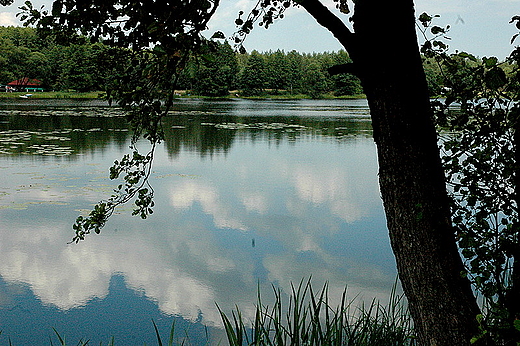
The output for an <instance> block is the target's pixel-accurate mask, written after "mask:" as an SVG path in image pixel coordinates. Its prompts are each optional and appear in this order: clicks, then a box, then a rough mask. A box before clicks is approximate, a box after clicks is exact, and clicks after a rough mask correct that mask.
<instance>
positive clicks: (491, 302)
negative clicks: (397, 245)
mask: <svg viewBox="0 0 520 346" xmlns="http://www.w3.org/2000/svg"><path fill="white" fill-rule="evenodd" d="M433 18H434V16H429V15H427V14H423V15H421V17H420V18H419V20H420V22H421V23H422V25H423V27H424V28H430V29H431V34H432V35H433V36H434V37H433V39H432V40H430V41H427V42H426V43H425V44H424V45H423V47H422V52H423V54H425V56H426V57H427V58H429V59H431V61H432V63H434V64H437V66H438V69H439V71H440V76H441V78H442V84H443V88H442V89H440V98H439V99H437V100H436V101H434V102H433V103H432V105H433V107H434V110H435V120H436V123H437V125H438V126H439V129H440V131H441V134H442V138H441V141H440V146H441V149H442V151H443V153H444V154H443V162H444V168H445V171H446V177H447V180H448V184H449V186H450V189H449V192H450V194H451V198H452V221H453V226H454V231H455V235H456V238H457V242H458V245H459V248H460V250H461V254H462V256H463V257H464V258H465V263H466V266H467V273H466V274H465V275H468V277H469V279H470V281H471V282H472V284H473V285H474V287H475V289H476V292H477V293H478V294H479V295H480V296H482V297H483V298H484V301H485V303H486V305H485V306H486V309H487V310H486V314H485V315H484V319H483V322H482V323H484V324H485V325H486V328H485V329H486V333H489V334H491V335H493V336H494V337H495V339H497V340H502V341H504V340H508V338H510V335H511V333H512V331H513V332H514V331H515V328H514V325H513V320H514V318H515V315H516V314H517V313H518V311H517V310H516V307H514V306H513V305H511V297H512V296H513V295H516V294H518V292H517V291H516V290H517V287H516V285H513V282H514V281H515V280H516V279H515V278H514V277H515V275H517V276H518V275H520V273H519V272H518V271H520V268H518V267H517V266H516V265H515V263H517V262H518V261H519V260H520V251H519V250H520V246H519V244H520V243H519V241H520V239H519V235H520V233H519V232H520V228H519V226H520V224H519V218H518V202H519V200H518V191H520V190H519V189H520V186H518V175H519V174H520V170H519V166H518V162H517V159H518V155H517V154H515V153H516V152H517V151H518V150H520V149H519V145H520V142H519V140H520V118H519V115H520V107H519V104H518V101H519V99H520V84H519V76H520V75H519V73H520V67H519V65H518V60H515V57H516V55H515V52H513V54H512V55H511V57H510V58H509V59H508V61H506V62H499V61H498V59H497V58H496V57H484V58H481V59H480V58H477V57H475V56H474V55H472V54H469V53H466V52H455V53H448V46H447V45H446V44H445V43H436V42H437V41H438V40H439V37H440V36H439V35H441V36H442V37H444V35H445V34H446V32H447V31H446V30H445V29H442V28H439V27H436V26H431V21H432V20H433Z"/></svg>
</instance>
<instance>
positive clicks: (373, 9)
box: [302, 0, 486, 346]
mask: <svg viewBox="0 0 520 346" xmlns="http://www.w3.org/2000/svg"><path fill="white" fill-rule="evenodd" d="M311 2H312V3H313V6H310V5H308V3H311ZM315 2H317V0H316V1H315V0H305V1H303V2H302V6H303V7H304V8H306V9H307V11H308V12H309V13H311V15H313V16H314V18H316V20H317V21H318V22H319V23H321V24H322V25H324V26H325V27H327V28H328V29H329V30H336V28H338V27H341V25H340V24H338V23H334V26H332V25H331V24H330V23H332V20H331V19H330V18H327V17H329V16H330V15H332V14H331V13H329V14H327V13H326V10H325V9H323V8H320V7H319V6H318V5H316V4H315ZM353 22H354V33H352V32H351V31H350V30H349V29H348V28H346V26H345V27H344V28H343V29H342V30H344V32H346V37H347V39H344V40H340V42H342V43H343V44H344V46H345V48H346V49H347V51H348V52H349V55H350V56H351V58H352V60H353V63H354V65H357V66H356V69H355V71H356V72H357V75H358V77H359V78H360V79H361V82H362V85H363V88H364V91H365V94H366V96H367V100H368V104H369V107H370V112H371V116H372V124H373V129H374V139H375V142H376V145H377V152H378V160H379V183H380V190H381V196H382V199H383V204H384V208H385V213H386V217H387V225H388V229H389V234H390V241H391V245H392V248H393V252H394V255H395V258H396V262H397V269H398V273H399V278H400V280H401V283H402V286H403V289H404V292H405V294H406V297H407V299H408V303H409V308H410V312H411V314H412V317H413V320H414V323H415V329H416V332H417V334H418V339H419V343H420V344H421V345H432V346H433V345H436V346H441V345H449V346H452V345H469V344H470V339H471V338H472V337H474V336H477V335H478V333H479V330H478V324H477V321H476V317H477V315H478V314H479V313H480V309H479V307H478V305H477V303H476V299H475V297H474V295H473V292H472V290H471V286H470V282H469V280H467V279H466V278H465V277H464V276H463V275H462V273H464V272H465V270H464V266H463V262H462V259H461V257H460V255H459V253H458V249H457V245H456V241H455V236H454V232H453V228H452V224H451V214H450V208H449V198H448V195H447V192H446V184H445V176H444V172H443V169H442V164H441V160H440V155H439V149H438V146H437V134H436V131H435V127H434V124H433V113H432V109H431V107H430V101H429V95H428V88H427V84H426V77H425V74H424V70H423V67H422V61H421V57H420V54H419V49H418V44H417V37H416V33H415V15H414V5H413V0H398V1H388V0H357V1H356V2H355V11H354V16H353ZM345 30H346V31H345ZM334 36H336V37H339V36H341V35H340V33H339V32H335V33H334ZM481 342H482V343H486V341H485V340H484V339H483V340H481Z"/></svg>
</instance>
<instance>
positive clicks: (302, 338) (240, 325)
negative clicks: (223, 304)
mask: <svg viewBox="0 0 520 346" xmlns="http://www.w3.org/2000/svg"><path fill="white" fill-rule="evenodd" d="M273 289H274V288H273ZM346 292H347V291H346V289H345V291H344V292H343V297H342V300H341V303H340V305H339V306H338V307H332V306H330V305H329V297H328V288H327V285H325V286H324V287H323V288H322V289H321V291H319V292H317V294H315V292H314V291H313V289H312V286H311V284H310V280H309V281H307V283H305V284H304V283H303V281H302V282H301V283H300V285H299V286H298V287H297V288H296V287H294V286H292V292H291V295H290V297H289V302H288V305H287V306H284V304H283V299H282V294H281V292H280V290H279V289H274V294H275V302H274V304H273V306H272V307H268V306H264V305H263V304H262V302H261V297H260V296H259V297H258V303H257V308H256V316H255V319H254V321H251V322H250V323H246V322H245V321H244V319H243V318H242V314H241V313H240V310H239V308H238V307H237V308H236V310H235V311H233V312H232V314H231V317H229V316H228V315H226V314H225V313H223V312H222V310H220V309H219V310H220V313H221V316H222V320H223V323H224V327H225V331H226V334H227V338H228V341H229V344H230V346H243V345H257V346H263V345H269V346H271V345H272V346H275V345H276V346H283V345H309V346H310V345H320V346H322V345H327V346H328V345H344V346H387V345H388V346H401V345H402V346H412V345H415V344H416V343H415V337H414V334H413V326H412V320H411V317H410V315H409V313H408V311H407V309H406V306H405V304H404V301H403V296H400V295H397V294H396V291H395V286H394V289H393V290H392V294H391V298H390V301H389V303H388V305H386V306H383V305H381V304H380V303H379V302H377V301H375V300H373V301H372V303H371V304H370V305H368V306H366V305H361V306H358V307H354V305H353V303H354V301H353V300H352V301H347V300H346Z"/></svg>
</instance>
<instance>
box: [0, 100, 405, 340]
mask: <svg viewBox="0 0 520 346" xmlns="http://www.w3.org/2000/svg"><path fill="white" fill-rule="evenodd" d="M164 127H165V130H166V133H167V140H166V141H165V143H163V144H162V145H161V146H160V147H159V148H158V149H157V152H156V159H155V164H154V172H153V175H152V177H151V183H152V185H153V188H154V189H155V195H156V207H155V213H154V214H153V215H152V217H151V218H149V219H148V220H146V221H143V220H140V219H138V218H135V217H131V216H130V213H131V208H130V207H125V208H122V209H120V210H119V212H118V213H117V214H116V215H114V216H113V217H112V219H110V221H109V223H108V224H107V226H106V227H105V229H104V230H103V232H102V233H101V234H100V235H91V236H89V237H88V238H87V240H86V241H84V242H82V243H80V244H67V242H68V241H70V239H71V238H72V236H73V231H72V228H71V225H72V223H73V222H74V220H75V218H76V217H77V216H78V215H79V214H81V213H85V212H86V211H87V210H88V209H89V208H90V207H91V206H92V205H93V204H94V203H96V202H98V201H99V200H100V199H103V198H104V197H107V196H109V195H110V193H111V191H112V189H113V188H115V186H116V185H117V182H114V181H110V180H109V179H108V167H109V166H110V165H111V164H112V162H113V161H114V160H116V159H120V158H121V157H122V155H124V154H125V153H126V152H127V150H128V144H129V139H130V132H129V131H128V128H127V125H126V123H125V120H124V118H123V117H121V113H120V111H119V110H118V109H117V108H108V107H106V106H104V104H103V103H102V102H100V101H84V102H73V101H38V100H12V101H2V104H0V174H1V176H2V184H1V185H0V253H1V261H0V330H2V331H3V332H2V335H1V336H0V344H1V345H7V344H8V338H10V340H11V342H12V343H13V344H14V345H36V344H49V337H53V331H52V328H56V329H57V330H58V331H60V332H61V333H62V334H64V335H65V336H66V337H67V339H68V340H69V342H70V343H72V344H75V343H76V342H77V341H78V340H79V339H80V338H84V339H90V340H91V343H92V344H99V342H100V341H103V343H104V344H105V343H107V341H108V340H109V337H110V336H114V337H115V341H116V345H143V343H145V342H146V343H147V344H155V337H154V332H153V325H152V322H151V321H152V319H153V320H154V321H156V322H157V324H158V325H159V327H160V329H161V330H162V331H163V333H164V335H165V338H166V337H167V333H168V330H169V326H170V325H171V324H172V322H173V321H174V320H175V321H176V328H177V330H178V331H179V335H180V336H183V335H184V334H185V333H188V334H189V335H190V340H191V342H192V343H195V344H197V343H200V344H202V343H203V341H202V340H206V338H207V337H206V336H205V333H206V332H205V328H204V326H207V327H208V332H209V336H208V338H209V339H210V341H211V342H212V343H215V344H216V343H217V342H218V341H219V340H221V338H222V333H221V331H220V329H219V327H220V325H221V324H220V317H219V315H218V312H217V309H216V305H215V304H216V303H218V304H219V306H221V307H222V308H223V309H224V310H226V311H228V310H229V309H231V308H233V307H234V305H235V304H237V305H238V306H240V308H241V310H242V313H243V315H244V316H245V317H246V318H251V317H252V316H253V315H252V314H253V311H254V303H255V302H256V295H257V287H260V289H261V290H262V294H263V296H264V297H265V299H264V301H265V302H268V301H269V299H270V297H271V291H272V289H271V285H275V286H276V287H280V288H281V289H282V290H284V291H285V292H289V291H290V285H291V282H294V283H298V282H299V281H300V280H302V279H307V278H309V277H310V276H312V281H313V283H314V285H315V286H316V287H317V288H318V287H320V286H322V285H323V284H324V283H325V282H328V283H329V286H330V292H331V296H332V297H333V299H339V296H340V294H341V292H342V290H343V288H344V287H345V286H346V285H347V286H348V292H349V296H351V297H354V296H356V295H359V296H360V297H361V298H362V299H367V300H369V299H372V298H373V297H377V298H379V299H382V300H385V299H386V298H387V296H388V292H389V291H390V289H391V286H392V284H393V282H394V280H395V276H396V273H395V268H394V266H395V264H394V259H393V256H392V253H391V250H390V245H389V241H388V237H387V231H386V226H385V221H384V214H383V210H382V205H381V201H380V197H379V190H378V186H377V161H376V155H375V146H374V143H373V140H372V137H371V126H370V121H369V118H368V109H367V105H366V102H365V101H364V100H337V101H246V100H227V101H217V102H216V101H211V102H210V101H202V100H183V101H179V103H178V104H177V105H176V109H175V111H174V112H172V115H171V117H168V118H167V119H166V120H165V124H164ZM140 147H141V148H142V150H143V151H145V150H146V149H147V145H146V143H145V142H143V143H140ZM198 340H200V341H198ZM54 342H56V340H55V339H54Z"/></svg>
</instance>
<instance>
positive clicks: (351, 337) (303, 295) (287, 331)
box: [0, 280, 416, 346]
mask: <svg viewBox="0 0 520 346" xmlns="http://www.w3.org/2000/svg"><path fill="white" fill-rule="evenodd" d="M273 292H274V303H273V305H272V307H269V306H266V305H264V304H263V303H262V299H261V296H260V293H258V302H257V306H256V313H255V317H254V320H252V321H245V320H244V318H243V317H242V314H241V312H240V309H239V308H238V307H236V308H235V310H233V311H232V312H231V315H227V314H225V313H224V312H223V311H222V310H221V309H220V308H219V311H220V314H221V317H222V322H223V327H224V330H225V334H226V337H227V340H226V341H227V343H226V342H225V341H221V342H219V343H218V345H226V344H229V345H230V346H245V345H251V346H285V345H291V346H300V345H301V346H303V345H305V346H336V345H337V346H340V345H341V346H415V345H416V340H415V336H414V332H413V325H412V320H411V317H410V315H409V313H408V310H407V307H406V304H405V302H404V297H403V296H402V295H398V294H397V293H396V285H394V287H393V288H392V291H391V294H390V299H389V302H388V304H387V305H382V304H380V303H379V302H378V301H376V300H373V301H372V302H371V303H370V304H368V305H365V304H361V305H358V306H355V305H354V303H355V300H350V301H347V298H346V294H347V289H346V288H345V290H344V291H343V295H342V299H341V301H340V304H339V306H335V307H333V306H331V305H330V304H329V293H328V286H327V284H325V285H324V286H323V287H322V289H321V290H320V291H318V292H315V291H314V290H313V288H312V285H311V281H310V280H308V281H307V282H304V281H301V282H300V284H299V285H298V286H297V287H295V286H293V285H291V294H290V296H289V297H288V298H285V299H284V298H283V294H282V292H281V290H280V289H276V288H274V287H273ZM152 324H153V327H154V330H155V338H156V341H157V345H159V346H163V345H168V346H173V345H192V343H191V342H190V339H189V337H188V335H187V333H186V331H184V333H185V334H184V336H183V337H180V338H179V337H176V335H175V334H176V332H177V330H176V329H175V323H173V324H172V326H171V328H170V331H169V334H168V336H167V338H163V336H161V335H160V333H159V329H158V328H157V325H156V324H155V322H154V321H152ZM53 330H54V334H55V335H54V341H55V342H56V345H61V346H67V345H76V346H86V345H90V341H89V340H83V339H80V340H79V341H77V342H74V343H72V344H70V343H68V342H67V340H66V339H65V335H64V334H60V333H59V332H58V331H57V330H55V329H54V328H53ZM206 333H207V331H206ZM1 334H2V331H0V335H1ZM206 340H209V337H208V335H207V334H206ZM49 344H50V345H51V346H54V342H53V339H52V338H51V339H50V341H49ZM115 344H116V342H115V340H114V338H113V337H112V338H110V339H109V341H108V342H107V344H106V345H108V346H114V345H115ZM8 345H9V346H11V345H12V344H11V340H10V339H9V343H8ZM102 345H104V344H103V343H100V346H102ZM205 345H209V341H206V343H205ZM196 346H202V345H200V344H196Z"/></svg>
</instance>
